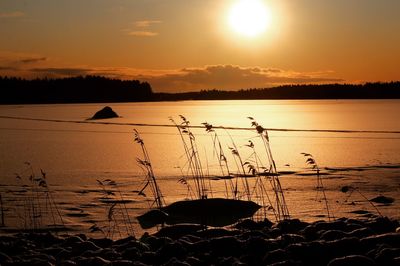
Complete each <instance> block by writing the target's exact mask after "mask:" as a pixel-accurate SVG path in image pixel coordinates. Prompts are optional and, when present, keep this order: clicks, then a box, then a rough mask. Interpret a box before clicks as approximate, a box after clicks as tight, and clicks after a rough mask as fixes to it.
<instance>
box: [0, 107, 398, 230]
mask: <svg viewBox="0 0 400 266" xmlns="http://www.w3.org/2000/svg"><path fill="white" fill-rule="evenodd" d="M108 105H110V106H111V107H112V108H113V109H114V110H115V111H116V112H117V113H118V114H119V115H120V116H121V118H117V119H111V120H107V121H110V122H115V123H145V124H167V125H171V122H170V121H169V117H173V118H174V119H175V120H176V122H180V120H179V115H181V114H182V115H185V116H186V117H187V119H188V120H190V122H191V124H192V125H200V124H201V123H203V122H208V123H211V124H213V125H215V126H229V127H250V120H249V119H247V117H248V116H252V117H254V118H255V119H256V120H257V121H258V123H259V124H261V125H263V126H264V127H266V128H281V129H304V130H310V129H320V130H327V129H329V130H331V129H332V130H382V131H400V122H399V119H398V114H399V113H400V101H399V100H373V101H368V100H344V101H342V100H341V101H185V102H165V103H124V104H119V103H118V104H114V103H112V104H108ZM104 106H105V104H70V105H32V106H16V105H15V106H0V116H13V117H29V118H40V119H60V120H73V121H84V120H85V119H87V118H89V117H91V116H92V115H93V114H94V113H95V112H96V111H98V110H99V109H101V108H103V107H104ZM0 123H1V124H0V194H1V195H2V196H3V202H4V206H5V216H6V224H7V225H8V226H12V227H21V226H23V224H24V221H26V219H25V220H24V218H23V215H21V213H23V210H24V208H25V207H24V206H26V205H24V204H26V201H25V203H24V199H25V197H26V196H27V195H29V190H28V189H27V187H26V186H24V184H26V183H29V182H27V179H28V177H29V175H30V171H29V169H28V166H27V165H26V164H25V162H30V163H31V165H32V166H33V169H34V171H35V172H36V174H40V170H39V169H43V170H44V171H45V172H46V173H47V180H48V183H49V184H50V185H51V188H52V191H53V195H56V201H57V203H58V204H59V206H61V209H60V211H61V214H62V216H63V217H64V222H65V223H66V224H67V226H69V227H70V228H73V229H76V230H77V231H80V232H85V233H86V232H88V230H89V228H90V227H91V226H92V225H93V224H94V223H95V224H97V225H103V226H105V227H106V226H107V224H108V221H107V211H108V210H109V208H110V205H109V203H107V202H102V201H101V199H102V198H103V197H104V194H102V189H101V187H99V185H98V183H97V181H96V180H97V179H99V180H104V179H112V180H115V181H116V182H117V183H118V184H119V185H120V186H119V187H120V189H121V191H122V193H123V196H124V198H125V199H129V200H131V201H130V202H129V203H128V204H127V208H128V210H129V212H130V215H132V216H133V217H135V216H137V215H140V214H142V213H144V212H145V211H146V210H147V209H148V208H149V207H150V206H151V204H152V199H151V197H148V198H144V197H141V196H138V193H137V191H138V190H140V189H141V188H142V187H143V185H144V177H143V172H142V170H141V169H140V167H139V166H138V165H137V163H136V158H138V157H139V158H140V157H142V154H141V150H140V146H138V144H136V143H135V142H134V137H133V129H134V127H133V126H118V125H96V124H77V123H55V122H44V121H28V120H12V119H1V118H0ZM135 128H136V129H137V130H138V131H139V132H140V133H141V135H142V138H143V139H144V141H145V144H146V146H147V149H148V151H149V154H150V157H151V160H152V164H153V168H154V171H155V174H156V175H157V177H158V180H159V185H160V187H161V189H162V191H163V194H164V196H165V198H166V201H167V203H168V202H173V201H176V200H180V199H183V198H185V197H187V190H186V187H185V186H184V185H182V184H180V183H178V180H179V179H180V177H181V176H182V172H183V174H185V173H186V171H187V170H186V160H185V157H184V156H183V154H184V150H183V147H182V143H181V141H180V136H179V135H178V131H177V130H176V129H175V128H173V127H149V126H146V127H144V126H140V127H139V126H138V127H135ZM216 132H217V134H218V135H219V137H220V140H221V146H222V148H223V149H224V150H225V154H226V157H227V159H228V162H229V164H230V169H231V172H237V167H236V166H235V157H233V155H232V154H231V153H230V150H229V147H233V146H234V144H235V145H236V146H237V147H238V150H239V152H240V154H241V157H242V158H243V161H247V160H249V156H250V155H251V153H252V150H251V149H250V148H249V147H247V146H246V144H248V143H249V142H248V141H249V140H251V141H252V142H253V143H254V144H255V147H256V151H257V154H258V155H259V156H260V158H261V160H262V162H266V161H267V159H266V158H265V156H264V154H265V152H264V150H263V146H262V145H261V141H260V139H259V138H258V136H257V133H256V132H255V131H248V130H247V131H246V130H227V131H226V130H222V129H218V130H217V131H216ZM193 133H194V135H195V137H196V143H197V145H198V150H199V155H200V157H201V160H202V165H203V168H204V172H205V173H207V174H210V175H221V173H220V170H219V166H218V162H217V159H216V158H215V155H214V152H213V142H212V139H211V136H210V134H209V133H206V132H205V130H204V129H193ZM269 136H270V144H271V148H272V152H273V155H274V158H275V161H276V164H277V168H278V171H297V173H300V172H299V171H303V172H304V171H306V169H305V168H306V164H305V159H304V157H303V156H302V155H300V153H301V152H307V153H311V154H313V155H314V157H315V158H316V160H317V162H318V164H319V166H320V167H321V168H323V167H339V168H341V169H342V170H341V171H339V172H337V171H333V172H330V173H329V175H328V176H325V181H324V182H325V183H324V186H325V188H326V190H327V196H328V198H329V199H330V204H331V210H332V212H334V213H335V215H337V217H341V216H351V215H352V214H351V211H353V210H358V209H366V210H370V209H371V206H370V204H368V202H366V201H365V200H364V199H363V198H360V196H359V195H358V198H357V195H356V194H354V195H353V196H352V198H351V199H350V200H351V202H350V201H348V199H349V198H348V195H347V194H344V193H341V192H340V188H341V187H342V186H343V185H352V186H355V187H358V188H359V189H360V190H362V191H363V193H364V195H366V196H367V197H370V198H372V197H375V196H377V195H380V194H385V195H387V196H390V197H393V198H394V199H395V200H396V201H395V204H394V205H387V206H383V207H380V209H381V212H382V213H384V214H385V215H389V216H391V217H400V213H399V205H398V202H400V168H399V164H400V134H394V133H393V134H371V133H368V134H366V133H326V132H325V133H318V132H302V131H295V132H284V131H270V132H269ZM232 140H233V141H234V144H233V143H232ZM387 164H390V166H391V169H388V168H385V167H384V166H387ZM264 166H268V165H266V163H265V165H264ZM366 166H375V167H369V168H368V170H366V169H367V168H365V167H366ZM346 167H353V170H351V171H349V170H348V169H345V168H346ZM361 170H363V171H361ZM16 173H18V174H20V175H21V176H22V177H23V180H22V181H21V180H18V179H16V175H15V174H16ZM210 182H211V183H212V188H213V190H214V193H217V194H218V193H220V195H222V194H221V193H224V192H223V191H224V186H223V181H214V180H213V181H210ZM251 182H253V181H251ZM281 182H282V186H283V188H284V191H285V194H286V195H285V197H286V199H287V203H288V207H289V210H290V212H291V214H292V215H293V217H298V218H301V219H305V220H316V219H321V213H324V205H323V204H321V202H320V201H318V200H316V194H315V177H314V176H302V175H300V174H299V175H297V174H295V175H282V176H281ZM147 194H148V195H149V194H151V193H149V192H148V193H147ZM214 196H215V194H214ZM217 196H218V195H217ZM354 202H355V203H354ZM349 203H351V204H349ZM370 211H371V210H370ZM374 211H375V210H374V209H372V212H374ZM18 213H20V214H18ZM21 217H22V218H21ZM132 221H133V226H134V229H135V232H141V229H140V227H139V225H138V224H137V221H136V220H135V219H133V220H132Z"/></svg>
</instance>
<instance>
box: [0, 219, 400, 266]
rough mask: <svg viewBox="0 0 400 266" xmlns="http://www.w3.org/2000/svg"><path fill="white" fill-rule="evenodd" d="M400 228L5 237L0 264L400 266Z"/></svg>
mask: <svg viewBox="0 0 400 266" xmlns="http://www.w3.org/2000/svg"><path fill="white" fill-rule="evenodd" d="M399 226H400V224H399V221H397V220H392V219H389V218H386V217H377V218H369V219H364V220H359V219H349V218H341V219H337V220H335V221H331V222H327V221H317V222H313V223H306V222H303V221H300V220H297V219H293V220H285V221H282V222H279V223H276V224H273V223H271V222H269V221H263V222H254V221H252V220H244V221H242V222H240V223H239V224H237V225H236V226H235V227H234V228H231V229H229V230H228V229H221V228H213V229H204V228H202V227H201V226H197V225H178V226H173V227H166V228H163V229H161V230H160V231H158V232H157V233H155V234H153V235H149V234H144V235H143V236H142V237H141V238H140V239H137V238H135V237H133V236H131V237H127V238H123V239H119V240H111V239H108V238H96V239H95V238H89V237H87V236H86V235H84V234H79V235H63V236H59V235H55V234H52V233H20V234H16V235H3V236H0V264H1V265H30V266H33V265H64V266H67V265H68V266H69V265H89V266H90V265H330V266H337V265H400V228H399Z"/></svg>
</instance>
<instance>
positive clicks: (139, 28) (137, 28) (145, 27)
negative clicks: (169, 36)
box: [122, 20, 162, 37]
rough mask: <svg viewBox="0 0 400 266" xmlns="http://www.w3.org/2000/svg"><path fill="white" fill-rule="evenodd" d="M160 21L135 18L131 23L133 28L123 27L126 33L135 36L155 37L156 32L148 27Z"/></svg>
mask: <svg viewBox="0 0 400 266" xmlns="http://www.w3.org/2000/svg"><path fill="white" fill-rule="evenodd" d="M159 23H162V21H161V20H137V21H135V22H134V23H133V25H134V28H133V29H123V30H122V31H123V32H125V33H126V34H127V35H130V36H135V37H155V36H157V35H158V32H156V31H154V30H151V29H149V28H150V27H151V26H152V25H154V24H159Z"/></svg>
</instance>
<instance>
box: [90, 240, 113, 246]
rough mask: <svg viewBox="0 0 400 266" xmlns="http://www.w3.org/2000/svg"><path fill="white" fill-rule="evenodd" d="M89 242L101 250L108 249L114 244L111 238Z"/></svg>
mask: <svg viewBox="0 0 400 266" xmlns="http://www.w3.org/2000/svg"><path fill="white" fill-rule="evenodd" d="M89 241H90V242H93V243H94V244H95V245H96V246H99V247H101V248H108V247H109V246H111V245H112V244H113V242H114V241H112V240H111V239H109V238H90V239H89Z"/></svg>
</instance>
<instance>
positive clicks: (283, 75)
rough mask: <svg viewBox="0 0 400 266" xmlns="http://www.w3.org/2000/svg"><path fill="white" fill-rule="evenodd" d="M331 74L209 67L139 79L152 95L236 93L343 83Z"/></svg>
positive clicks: (255, 68)
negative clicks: (165, 93) (147, 83)
mask: <svg viewBox="0 0 400 266" xmlns="http://www.w3.org/2000/svg"><path fill="white" fill-rule="evenodd" d="M332 74H333V73H332V72H331V71H318V72H295V71H287V70H283V69H277V68H260V67H241V66H236V65H211V66H205V67H200V68H184V69H181V70H174V71H172V72H171V73H164V74H161V75H146V74H143V75H139V76H136V78H138V79H141V80H145V81H148V82H149V83H150V84H151V85H152V87H153V88H154V90H155V91H163V92H168V91H197V90H202V89H214V88H216V89H224V90H238V89H246V88H265V87H272V86H278V85H284V84H304V83H316V84H321V83H336V82H344V80H343V79H340V78H335V77H330V76H331V75H332Z"/></svg>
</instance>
